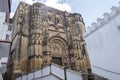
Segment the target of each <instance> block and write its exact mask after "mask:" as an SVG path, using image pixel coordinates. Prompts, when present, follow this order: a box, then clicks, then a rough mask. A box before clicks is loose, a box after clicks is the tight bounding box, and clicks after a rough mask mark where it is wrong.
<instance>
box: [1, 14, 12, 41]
mask: <svg viewBox="0 0 120 80" xmlns="http://www.w3.org/2000/svg"><path fill="white" fill-rule="evenodd" d="M5 18H6V12H0V40H6V34H8V35H10V37H9V40H8V41H10V40H11V31H9V30H8V25H9V24H8V23H5Z"/></svg>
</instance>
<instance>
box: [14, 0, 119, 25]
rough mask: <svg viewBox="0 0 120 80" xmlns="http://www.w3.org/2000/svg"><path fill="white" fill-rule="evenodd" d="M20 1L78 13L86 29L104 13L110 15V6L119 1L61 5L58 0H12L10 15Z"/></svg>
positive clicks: (92, 0)
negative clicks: (37, 2)
mask: <svg viewBox="0 0 120 80" xmlns="http://www.w3.org/2000/svg"><path fill="white" fill-rule="evenodd" d="M20 1H24V2H27V3H29V4H32V2H35V1H39V2H43V3H44V4H46V5H47V6H51V7H53V8H57V9H60V10H63V11H64V10H66V11H68V12H71V13H79V14H81V15H82V16H83V19H84V22H85V25H86V27H88V26H91V24H92V23H93V22H96V20H97V18H103V14H104V13H105V12H108V13H110V12H111V10H110V8H111V7H112V6H119V0H62V1H64V2H65V3H63V4H60V3H59V1H60V0H12V13H14V12H15V11H16V8H17V6H18V4H19V2H20ZM44 1H46V2H44ZM12 15H13V14H12Z"/></svg>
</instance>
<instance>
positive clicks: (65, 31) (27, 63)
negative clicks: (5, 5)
mask: <svg viewBox="0 0 120 80" xmlns="http://www.w3.org/2000/svg"><path fill="white" fill-rule="evenodd" d="M16 23H17V24H16ZM13 24H14V25H15V26H14V28H13V46H12V50H15V52H14V53H12V54H11V55H13V56H12V57H11V56H10V59H11V60H10V61H9V63H8V64H10V63H12V64H14V65H11V66H8V74H6V75H7V76H9V73H13V75H11V76H9V77H10V79H12V77H14V78H15V77H16V76H15V75H16V74H17V73H14V71H15V70H17V71H21V74H25V73H27V72H31V71H35V70H38V69H41V68H43V67H45V66H47V65H49V64H51V63H56V64H58V65H61V66H63V67H68V68H70V69H73V70H76V71H86V70H87V69H90V68H91V65H90V61H89V57H88V52H87V49H86V44H85V40H84V37H83V36H84V32H85V25H84V22H83V18H82V17H81V15H80V14H77V13H75V14H72V13H67V12H62V11H59V10H56V9H53V8H50V7H47V6H45V5H43V4H40V3H34V4H33V5H28V4H26V3H24V2H21V3H20V4H19V6H18V8H17V11H16V14H15V16H14V18H13ZM16 37H17V42H16Z"/></svg>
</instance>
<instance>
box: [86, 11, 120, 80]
mask: <svg viewBox="0 0 120 80" xmlns="http://www.w3.org/2000/svg"><path fill="white" fill-rule="evenodd" d="M112 13H113V12H112ZM105 21H107V23H105V24H104V25H101V26H99V27H100V28H99V29H98V30H97V27H98V26H97V27H95V28H96V29H95V30H93V32H92V33H91V34H90V35H88V34H87V35H88V36H87V35H85V40H86V43H87V48H88V52H89V56H90V60H91V64H92V65H95V66H97V67H100V68H104V69H107V70H111V71H114V72H117V73H120V29H118V28H117V26H118V25H120V10H119V11H118V12H117V13H114V14H113V15H112V17H111V18H108V20H103V22H105ZM96 25H99V24H98V23H97V24H96ZM96 25H95V26H96ZM91 31H92V29H91ZM87 33H88V32H87ZM93 72H95V73H98V74H99V75H102V76H104V77H107V78H109V79H112V80H120V75H117V74H114V73H110V72H107V71H104V70H100V69H97V68H94V67H93Z"/></svg>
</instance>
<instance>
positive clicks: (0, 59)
mask: <svg viewBox="0 0 120 80" xmlns="http://www.w3.org/2000/svg"><path fill="white" fill-rule="evenodd" d="M11 1H12V0H0V80H2V74H3V73H4V71H5V69H6V63H7V57H8V55H9V50H10V46H11V42H10V41H11V24H9V14H10V11H11Z"/></svg>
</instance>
